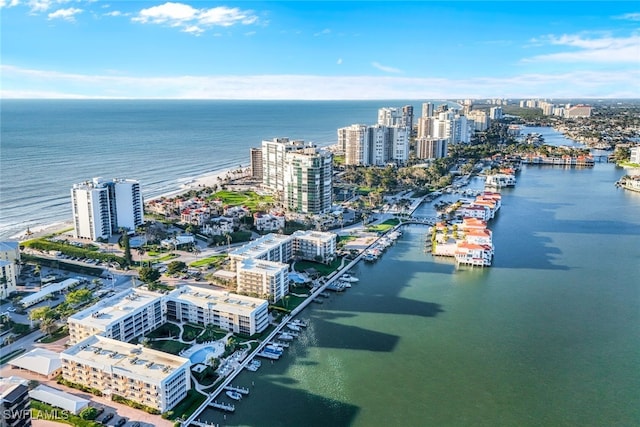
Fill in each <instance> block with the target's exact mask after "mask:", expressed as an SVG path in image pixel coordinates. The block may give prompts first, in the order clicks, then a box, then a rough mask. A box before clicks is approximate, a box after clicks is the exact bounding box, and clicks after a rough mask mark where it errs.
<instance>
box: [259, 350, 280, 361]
mask: <svg viewBox="0 0 640 427" xmlns="http://www.w3.org/2000/svg"><path fill="white" fill-rule="evenodd" d="M256 356H260V357H265V358H267V359H271V360H278V359H280V355H279V354H276V353H267V352H264V351H261V352H260V353H258V354H256Z"/></svg>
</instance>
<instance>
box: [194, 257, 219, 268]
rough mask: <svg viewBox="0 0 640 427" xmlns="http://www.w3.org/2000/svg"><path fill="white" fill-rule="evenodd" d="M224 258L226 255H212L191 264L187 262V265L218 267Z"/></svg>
mask: <svg viewBox="0 0 640 427" xmlns="http://www.w3.org/2000/svg"><path fill="white" fill-rule="evenodd" d="M226 259H227V256H226V255H213V256H210V257H206V258H202V259H199V260H197V261H194V262H192V263H191V264H189V267H194V268H199V267H209V268H212V267H213V268H220V264H222V263H223V262H224V261H225V260H226Z"/></svg>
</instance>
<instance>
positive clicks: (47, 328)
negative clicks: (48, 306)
mask: <svg viewBox="0 0 640 427" xmlns="http://www.w3.org/2000/svg"><path fill="white" fill-rule="evenodd" d="M57 328H58V325H57V324H56V320H55V319H52V318H44V319H42V320H40V330H41V331H42V333H43V334H45V335H49V334H51V332H53V331H55V330H56V329H57Z"/></svg>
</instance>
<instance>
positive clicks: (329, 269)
mask: <svg viewBox="0 0 640 427" xmlns="http://www.w3.org/2000/svg"><path fill="white" fill-rule="evenodd" d="M341 261H342V258H340V257H338V258H336V259H335V260H333V262H332V263H331V264H322V263H319V262H313V261H296V271H299V272H304V271H305V270H306V269H308V268H315V269H316V270H317V271H318V273H320V275H322V276H328V275H329V274H331V273H333V272H334V271H336V270H337V269H338V267H340V263H341Z"/></svg>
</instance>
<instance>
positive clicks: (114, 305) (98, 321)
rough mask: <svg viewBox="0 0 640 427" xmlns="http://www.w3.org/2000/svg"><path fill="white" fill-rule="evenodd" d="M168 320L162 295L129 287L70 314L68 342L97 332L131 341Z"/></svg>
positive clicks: (76, 341)
mask: <svg viewBox="0 0 640 427" xmlns="http://www.w3.org/2000/svg"><path fill="white" fill-rule="evenodd" d="M165 321H166V315H165V313H164V308H163V303H162V294H160V293H156V292H151V291H147V290H143V289H139V288H133V289H127V290H125V291H122V292H120V293H118V294H116V295H114V296H112V297H111V298H107V299H104V300H102V301H100V302H98V303H97V304H94V305H92V306H91V307H89V308H87V309H85V310H82V311H79V312H78V313H75V314H73V315H72V316H70V317H69V319H68V324H69V342H70V343H71V344H75V343H78V342H80V341H82V340H84V339H86V338H87V337H90V336H93V335H96V334H100V335H103V336H105V337H108V338H113V339H116V340H120V341H131V340H132V339H134V338H137V337H140V336H143V335H145V334H147V333H149V332H151V331H153V330H154V329H156V328H158V327H159V326H160V325H162V324H163V323H164V322H165Z"/></svg>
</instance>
